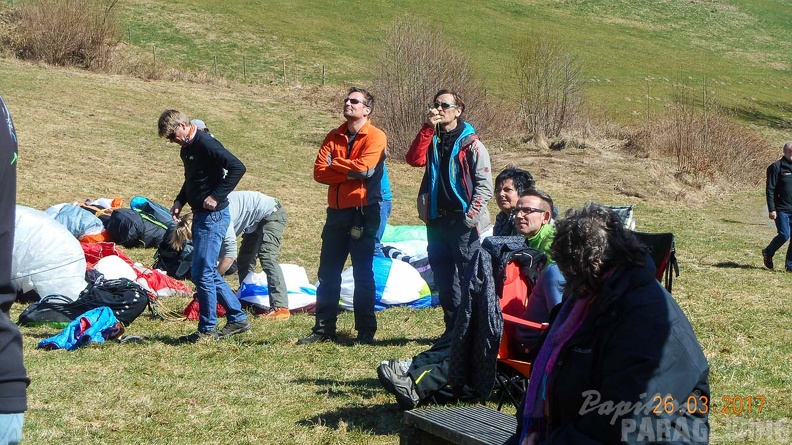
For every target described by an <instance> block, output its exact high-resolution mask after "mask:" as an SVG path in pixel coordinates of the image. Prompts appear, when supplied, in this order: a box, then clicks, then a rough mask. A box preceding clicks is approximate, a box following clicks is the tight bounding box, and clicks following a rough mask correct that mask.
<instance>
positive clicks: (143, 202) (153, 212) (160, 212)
mask: <svg viewBox="0 0 792 445" xmlns="http://www.w3.org/2000/svg"><path fill="white" fill-rule="evenodd" d="M129 207H131V208H132V210H134V211H136V212H138V213H140V215H141V216H142V217H143V218H147V219H149V220H150V221H152V222H154V223H155V224H157V225H159V226H160V227H162V228H164V229H167V228H169V227H171V226H175V225H176V221H174V220H173V217H172V216H171V213H170V210H168V209H166V208H165V206H163V205H162V204H158V203H156V202H154V201H152V200H150V199H146V198H145V197H143V196H135V197H134V198H132V201H130V202H129Z"/></svg>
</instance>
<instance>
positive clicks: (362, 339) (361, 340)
mask: <svg viewBox="0 0 792 445" xmlns="http://www.w3.org/2000/svg"><path fill="white" fill-rule="evenodd" d="M354 343H355V344H356V345H373V344H374V333H373V332H358V335H357V338H355V342H354Z"/></svg>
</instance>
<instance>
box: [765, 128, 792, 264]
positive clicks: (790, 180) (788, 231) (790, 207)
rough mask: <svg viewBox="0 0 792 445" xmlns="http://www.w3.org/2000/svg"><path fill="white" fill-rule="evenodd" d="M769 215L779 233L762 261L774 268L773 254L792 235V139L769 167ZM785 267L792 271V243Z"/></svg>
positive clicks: (768, 247)
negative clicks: (779, 157) (782, 153)
mask: <svg viewBox="0 0 792 445" xmlns="http://www.w3.org/2000/svg"><path fill="white" fill-rule="evenodd" d="M765 194H766V197H767V211H768V217H769V218H770V219H772V220H773V221H775V225H776V230H778V234H777V235H776V236H775V237H774V238H773V239H772V240H770V244H768V245H767V247H765V248H764V249H763V250H762V262H763V263H764V265H765V267H766V268H768V269H772V268H773V266H774V265H773V255H775V253H776V251H777V250H778V249H780V248H781V246H783V245H784V243H786V242H787V241H789V238H790V235H792V141H788V142H787V143H785V144H784V155H783V156H781V159H779V160H777V161H775V162H773V163H772V164H770V166H769V167H767V182H766V185H765ZM784 269H785V270H786V271H787V272H792V243H790V245H789V246H788V247H787V252H786V261H785V264H784Z"/></svg>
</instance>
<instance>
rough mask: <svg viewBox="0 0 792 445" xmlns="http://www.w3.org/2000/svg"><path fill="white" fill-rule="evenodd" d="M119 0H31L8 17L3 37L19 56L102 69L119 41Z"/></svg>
mask: <svg viewBox="0 0 792 445" xmlns="http://www.w3.org/2000/svg"><path fill="white" fill-rule="evenodd" d="M117 2H118V0H32V1H31V2H29V3H25V4H23V5H21V6H19V7H17V8H16V9H15V10H13V11H12V13H11V14H10V16H9V20H10V22H11V23H10V30H9V34H8V35H7V36H6V38H4V42H3V43H4V44H5V45H6V46H9V47H10V48H11V50H12V51H13V52H14V54H15V55H16V56H17V57H19V58H22V59H26V60H36V61H42V62H45V63H48V64H51V65H60V66H76V67H81V68H86V69H96V70H101V69H104V68H105V66H106V65H107V63H108V62H109V61H110V59H111V54H112V51H113V49H114V47H115V46H116V45H117V44H118V41H119V36H120V33H119V30H118V21H117V17H116V10H115V8H114V6H115V5H116V3H117Z"/></svg>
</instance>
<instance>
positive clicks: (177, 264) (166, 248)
mask: <svg viewBox="0 0 792 445" xmlns="http://www.w3.org/2000/svg"><path fill="white" fill-rule="evenodd" d="M174 229H175V228H174V227H170V228H168V230H167V231H166V232H165V236H164V237H163V240H162V242H161V243H160V244H159V247H158V248H157V251H156V252H155V253H154V265H153V266H152V267H153V268H155V269H160V270H164V271H165V273H166V274H168V276H171V277H173V278H176V279H178V280H182V279H185V278H186V279H188V280H189V279H190V275H191V274H190V269H191V268H192V257H193V245H192V241H189V240H188V241H187V242H185V243H184V247H183V248H182V250H175V249H174V248H173V247H171V245H170V243H169V242H168V240H169V239H170V234H171V231H173V230H174Z"/></svg>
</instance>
